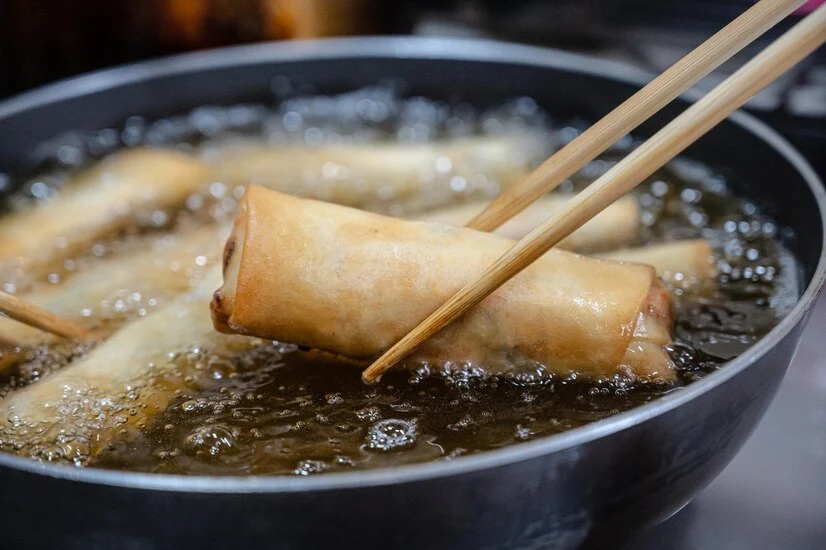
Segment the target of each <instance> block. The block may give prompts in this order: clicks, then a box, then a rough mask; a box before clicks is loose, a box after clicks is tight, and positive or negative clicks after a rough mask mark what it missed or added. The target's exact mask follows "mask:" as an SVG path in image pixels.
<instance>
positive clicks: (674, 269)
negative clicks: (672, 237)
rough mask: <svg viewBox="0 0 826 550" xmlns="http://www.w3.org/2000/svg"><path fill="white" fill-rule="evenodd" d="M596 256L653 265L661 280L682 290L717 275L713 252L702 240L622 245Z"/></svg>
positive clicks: (705, 283)
mask: <svg viewBox="0 0 826 550" xmlns="http://www.w3.org/2000/svg"><path fill="white" fill-rule="evenodd" d="M597 257H599V258H606V259H609V260H618V261H625V262H637V263H641V264H649V265H652V266H654V267H655V268H656V270H657V275H659V276H660V278H662V280H663V281H665V282H666V283H668V284H669V285H671V286H673V287H674V288H680V289H683V290H686V289H689V288H707V287H708V286H709V285H713V284H714V277H715V275H716V269H715V265H714V252H713V251H712V248H711V243H709V242H708V241H707V240H705V239H689V240H685V241H671V242H664V243H658V244H653V245H648V246H640V247H636V248H623V249H620V250H614V251H612V252H606V253H603V254H598V255H597Z"/></svg>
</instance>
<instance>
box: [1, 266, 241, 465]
mask: <svg viewBox="0 0 826 550" xmlns="http://www.w3.org/2000/svg"><path fill="white" fill-rule="evenodd" d="M220 277H221V274H220V269H219V268H218V267H217V266H216V267H214V268H212V269H210V271H209V273H208V274H207V276H206V277H205V278H204V279H203V280H202V282H200V283H199V284H198V285H197V286H196V287H195V288H193V289H192V291H190V292H189V293H187V294H184V295H182V296H180V297H178V298H177V299H176V300H174V301H172V302H171V303H169V304H168V305H166V306H164V307H163V308H161V309H159V310H158V311H156V312H154V313H152V314H151V315H149V316H147V317H144V318H142V319H139V320H138V321H135V322H134V323H131V324H128V325H126V326H125V327H124V328H122V329H121V330H119V331H118V332H116V333H115V334H114V335H113V336H112V337H111V338H109V339H108V340H106V341H105V342H104V343H102V344H100V345H99V346H98V347H97V348H95V349H94V350H92V351H91V352H90V353H89V354H88V355H87V356H86V357H84V358H83V359H81V360H79V361H78V362H76V363H72V364H70V365H68V366H67V367H65V368H63V369H62V370H60V371H58V372H55V373H53V374H51V375H49V376H47V377H45V378H44V379H43V380H40V381H38V382H37V383H35V384H31V385H29V386H26V387H25V388H22V389H20V390H17V391H14V392H12V393H10V394H9V395H7V396H6V397H5V398H4V399H3V400H2V401H0V449H4V450H8V451H12V452H17V453H18V454H22V455H25V456H31V457H35V458H41V459H45V460H59V459H69V460H73V459H76V458H77V459H81V460H83V459H86V458H88V457H89V456H94V455H95V454H97V453H98V452H100V451H101V450H104V449H105V448H106V446H107V445H108V444H109V443H110V442H112V441H114V440H115V439H119V440H122V439H124V435H125V434H123V433H122V431H123V430H126V431H127V433H128V432H129V431H130V430H134V429H136V428H137V427H138V426H139V424H141V423H142V422H144V421H146V420H147V419H149V418H150V417H151V416H152V415H154V414H156V413H158V412H160V411H162V410H164V409H165V408H166V407H167V405H168V404H169V402H170V400H171V399H172V398H173V397H174V396H175V390H179V389H180V388H182V387H184V386H185V377H186V376H187V374H190V373H189V372H188V371H187V368H188V366H187V365H188V363H187V362H186V361H183V362H181V361H176V360H175V359H173V358H170V353H174V352H181V353H184V352H187V351H188V350H190V349H193V348H201V349H202V350H208V351H209V353H211V354H227V355H230V356H231V355H232V354H233V353H236V352H238V351H239V350H244V349H248V348H250V347H251V346H253V345H255V344H256V342H255V341H253V340H250V339H248V338H238V337H235V338H233V337H227V336H222V335H220V334H216V333H215V331H214V329H213V328H212V323H211V321H210V319H209V311H208V309H209V306H208V302H209V296H210V294H211V292H212V290H213V289H214V288H215V285H217V284H219V283H220ZM182 371H183V372H182ZM127 437H128V436H127Z"/></svg>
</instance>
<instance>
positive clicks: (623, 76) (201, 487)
mask: <svg viewBox="0 0 826 550" xmlns="http://www.w3.org/2000/svg"><path fill="white" fill-rule="evenodd" d="M337 58H365V59H370V58H374V59H375V58H395V59H439V60H445V61H475V62H481V63H508V64H514V65H528V66H535V67H541V68H553V69H558V70H563V71H566V72H571V73H578V74H585V75H589V76H596V77H599V78H606V79H610V80H614V81H619V82H622V83H626V84H630V85H634V86H642V85H644V84H645V83H646V82H648V81H649V80H650V79H651V78H652V77H653V75H652V74H650V73H648V72H646V71H642V70H639V69H636V68H633V67H630V66H627V65H625V64H623V63H619V62H614V61H606V60H601V59H596V58H593V57H590V56H585V55H580V54H574V53H568V52H561V51H558V50H553V49H550V48H541V47H535V46H525V45H519V44H511V43H506V42H499V41H493V40H480V39H462V38H423V37H407V36H405V37H356V38H334V39H324V40H308V41H295V42H285V43H277V44H275V43H263V44H256V45H245V46H232V47H227V48H220V49H215V50H207V51H200V52H194V53H188V54H182V55H176V56H171V57H164V58H159V59H154V60H149V61H143V62H139V63H133V64H129V65H123V66H118V67H114V68H111V69H104V70H101V71H96V72H93V73H88V74H85V75H81V76H77V77H73V78H70V79H66V80H62V81H58V82H56V83H53V84H49V85H46V86H43V87H41V88H37V89H35V90H32V91H30V92H26V93H23V94H21V95H18V96H15V97H12V98H10V99H7V100H5V101H3V102H0V127H2V124H3V120H4V119H5V118H8V117H11V116H14V115H17V114H21V113H23V112H25V111H28V110H33V109H37V108H40V107H43V106H45V105H49V104H52V103H55V102H58V101H63V100H67V99H71V98H75V97H79V96H82V95H86V94H90V93H94V92H100V91H104V90H111V89H115V88H119V87H122V86H128V85H130V84H134V83H138V82H141V81H145V80H148V79H154V78H162V77H165V76H170V75H182V74H187V73H192V72H199V71H203V70H214V69H220V68H222V67H231V66H244V65H256V64H261V63H274V62H286V63H292V62H301V61H309V60H314V59H337ZM700 96H701V94H699V93H697V92H695V91H690V92H687V93H686V94H683V95H682V96H681V98H682V99H685V100H688V101H696V99H697V98H699V97H700ZM728 120H729V121H731V122H732V123H734V124H736V125H737V126H740V127H741V128H742V129H744V130H745V131H747V132H749V133H751V134H753V135H754V136H756V137H757V138H759V139H761V140H762V141H764V142H765V143H766V144H767V145H768V146H769V147H771V148H773V149H774V150H775V151H776V152H778V153H779V154H780V155H781V156H782V157H783V158H784V159H785V160H786V161H787V162H788V163H789V164H790V165H791V166H792V167H793V168H794V169H795V170H796V171H798V172H799V173H800V175H801V176H802V178H803V179H804V181H805V182H806V184H807V185H808V186H809V190H810V192H811V193H812V196H813V198H814V200H815V202H816V203H817V207H818V209H819V211H820V217H821V225H822V226H823V235H821V239H822V240H821V242H822V243H826V190H824V187H823V183H822V182H821V181H820V178H819V177H818V175H817V174H816V173H815V171H814V169H813V168H812V167H811V166H810V165H809V163H808V162H807V161H806V160H805V159H804V158H803V156H802V155H801V154H800V153H799V152H798V151H797V150H796V149H794V147H792V145H791V144H789V142H788V141H787V140H786V139H785V138H783V137H782V136H780V134H778V133H777V132H776V131H775V130H773V129H772V128H771V127H769V126H768V125H766V124H765V123H763V122H761V121H759V120H758V119H757V118H755V117H753V116H752V115H749V114H747V113H745V112H742V111H737V112H735V113H733V114H732V115H731V116H730V117H729V118H728ZM824 281H826V245H825V246H824V247H823V248H822V250H821V254H820V258H819V260H818V264H817V267H816V269H815V272H814V275H813V277H812V279H811V281H810V282H809V284H808V285H807V287H806V289H805V291H804V292H803V294H802V295H801V297H800V299H799V300H798V302H797V303H796V304H795V306H794V307H793V309H792V310H791V311H790V312H789V314H788V315H787V316H786V317H785V318H784V319H783V320H781V322H780V323H778V325H777V326H775V327H774V328H773V329H772V330H771V331H770V332H769V333H768V334H767V335H765V336H764V337H763V338H761V339H760V340H758V341H757V342H756V343H755V344H754V345H753V346H751V347H750V348H749V349H747V350H746V351H745V352H744V353H743V354H741V355H740V356H738V357H737V358H735V359H733V360H732V361H730V362H728V363H727V364H726V365H725V367H724V368H722V369H720V370H719V371H717V372H714V373H712V374H710V375H709V376H707V377H705V378H703V379H702V380H700V381H698V382H695V383H693V384H691V385H689V386H687V387H686V388H683V389H681V390H680V391H677V392H673V393H671V394H669V395H665V396H663V397H661V398H659V399H657V400H655V401H653V402H651V403H647V404H645V405H642V406H639V407H635V408H633V409H631V410H629V411H626V412H623V413H620V414H617V415H614V416H611V417H609V418H606V419H603V420H599V421H597V422H593V423H591V424H587V425H585V426H582V427H579V428H575V429H573V430H570V431H567V432H564V433H561V434H557V435H554V436H550V437H545V438H540V439H537V440H535V441H531V442H526V443H521V444H519V445H513V446H510V447H505V448H502V449H497V450H491V451H485V452H483V453H479V454H478V455H473V456H468V457H461V458H460V459H458V460H455V461H450V462H429V463H422V464H413V465H407V466H397V467H392V468H385V469H377V470H363V471H356V472H343V473H330V474H325V475H323V476H318V477H309V478H304V477H301V478H299V477H289V476H283V475H281V476H244V477H241V476H231V477H225V476H185V475H172V474H152V473H140V472H122V471H112V470H103V469H98V468H76V467H73V466H67V465H62V464H47V463H41V462H37V461H34V460H31V459H28V458H23V457H18V456H14V455H11V454H6V453H0V468H9V469H15V470H20V471H23V472H28V473H33V474H40V475H45V476H49V477H53V478H59V479H64V480H66V481H73V482H82V483H88V484H98V485H108V486H115V487H123V488H131V489H137V490H161V491H174V492H182V493H227V494H241V493H291V492H309V491H327V490H344V489H359V488H366V487H377V486H385V485H398V484H405V483H414V482H421V481H426V480H434V479H438V478H442V477H448V476H456V475H466V474H472V473H475V472H479V471H483V470H488V469H493V468H497V467H502V466H506V465H511V464H515V463H519V462H524V461H528V460H532V459H536V458H539V457H541V456H545V455H550V454H553V453H556V452H560V451H564V450H567V449H571V448H574V447H577V446H579V445H583V444H586V443H589V442H591V441H594V440H597V439H600V438H603V437H606V436H609V435H611V434H613V433H617V432H620V431H623V430H626V429H629V428H631V427H634V426H636V425H638V424H642V423H644V422H646V421H648V420H651V419H653V418H655V417H657V416H660V415H662V414H665V413H667V412H668V411H671V410H673V409H675V408H677V407H679V406H681V405H683V404H685V403H687V402H689V401H691V400H693V399H694V398H695V397H698V396H699V395H702V394H704V393H706V392H707V391H710V390H711V389H712V388H715V387H717V386H720V385H721V384H723V383H725V382H726V381H727V380H729V379H730V378H733V377H735V376H737V375H738V374H739V373H741V372H743V371H744V370H746V369H747V368H748V367H749V366H751V365H752V363H754V362H756V361H757V360H758V359H759V358H760V357H762V356H763V355H765V354H766V353H767V352H768V351H769V350H771V349H772V348H773V347H774V346H776V345H777V344H778V343H779V342H780V341H781V340H782V339H783V338H785V337H786V336H787V335H788V334H789V333H790V332H791V331H792V330H793V328H794V327H796V326H797V324H798V323H799V322H800V321H801V320H802V319H803V318H804V316H805V315H806V313H807V312H808V311H809V309H810V308H811V307H812V305H813V304H814V302H815V300H816V299H817V296H818V294H819V292H820V289H821V287H822V286H823V284H824Z"/></svg>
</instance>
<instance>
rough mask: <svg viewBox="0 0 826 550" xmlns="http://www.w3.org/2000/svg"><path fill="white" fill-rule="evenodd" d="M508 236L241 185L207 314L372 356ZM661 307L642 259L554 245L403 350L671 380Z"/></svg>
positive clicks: (496, 368)
mask: <svg viewBox="0 0 826 550" xmlns="http://www.w3.org/2000/svg"><path fill="white" fill-rule="evenodd" d="M512 244H513V241H510V240H508V239H505V238H503V237H498V236H496V235H492V234H489V233H482V232H477V231H473V230H470V229H463V228H457V227H453V226H448V225H443V224H438V223H425V222H413V221H404V220H399V219H394V218H387V217H384V216H379V215H376V214H371V213H368V212H363V211H359V210H354V209H350V208H345V207H341V206H336V205H332V204H327V203H322V202H317V201H313V200H307V199H299V198H295V197H290V196H288V195H284V194H281V193H277V192H273V191H268V190H266V189H264V188H261V187H257V186H252V187H250V188H249V189H247V192H246V195H245V197H244V199H243V200H242V201H241V205H240V209H239V213H238V216H237V218H236V223H235V226H234V228H233V234H232V235H231V236H230V239H229V240H228V241H227V245H226V248H225V251H224V284H223V285H222V286H221V288H220V289H218V290H217V291H216V292H215V295H214V297H213V301H212V315H213V321H214V323H215V327H216V328H217V329H218V330H219V331H221V332H225V333H241V334H248V335H252V336H260V337H264V338H272V339H276V340H279V341H283V342H291V343H295V344H300V345H304V346H309V347H311V348H316V349H321V350H325V351H329V352H332V353H337V354H340V355H343V356H345V357H350V358H354V359H372V358H375V357H376V356H378V355H379V354H381V353H382V352H383V351H385V350H386V349H388V348H389V347H390V346H391V345H392V344H393V343H394V342H396V341H397V340H398V339H399V338H401V337H402V336H404V334H405V333H406V332H408V331H409V330H410V329H412V328H413V327H414V326H415V325H416V324H417V323H418V322H420V321H421V320H422V319H424V318H425V317H426V316H427V314H429V313H430V312H432V311H433V310H435V309H436V308H437V307H438V306H439V305H440V304H441V303H443V302H444V301H445V300H447V299H448V298H449V297H450V296H451V295H453V294H454V293H455V292H456V291H457V290H459V289H460V288H461V287H463V286H465V285H466V284H468V283H470V282H471V281H472V280H473V279H474V278H475V277H477V276H478V274H479V273H481V272H482V271H483V270H484V269H485V268H486V267H487V266H488V265H490V264H491V263H492V262H493V261H494V260H495V259H496V258H497V257H498V256H500V255H501V254H502V253H503V252H504V251H505V250H507V249H508V248H509V247H510V246H511V245H512ZM672 317H673V313H672V307H671V300H670V295H669V294H668V292H667V291H666V290H665V289H664V287H662V285H661V284H660V283H659V280H658V279H657V278H656V276H655V273H654V269H653V268H651V267H650V266H645V265H639V264H625V263H617V262H612V261H607V260H597V259H591V258H586V257H583V256H577V255H574V254H570V253H566V252H563V251H553V252H551V253H549V254H546V255H545V256H544V257H543V258H541V259H539V260H538V261H536V262H535V263H534V264H533V265H532V266H530V267H529V268H527V269H526V270H524V271H523V272H522V273H520V274H519V275H517V276H516V277H514V278H513V279H512V280H510V281H509V282H508V283H506V284H505V285H504V286H502V287H501V288H500V289H499V290H497V291H496V292H494V293H493V294H492V295H491V296H489V297H488V298H486V299H485V300H483V301H482V302H481V303H480V304H479V305H478V306H476V307H475V308H474V309H473V310H471V311H470V312H469V313H468V314H466V315H465V316H464V317H462V318H461V319H460V320H458V321H457V322H455V323H454V324H452V325H450V326H449V327H447V328H445V329H444V330H442V331H441V332H439V333H438V334H437V335H436V336H434V337H433V338H432V339H431V340H429V341H428V342H426V343H425V344H423V345H422V346H420V347H419V348H418V349H417V350H416V351H415V352H414V353H413V355H412V356H411V357H410V361H412V362H421V361H426V362H428V363H431V364H443V363H444V362H447V361H450V362H467V363H470V364H473V365H475V366H479V367H482V368H484V369H485V370H486V371H487V372H490V373H501V372H506V371H511V370H518V369H521V368H528V369H535V368H537V366H540V365H541V366H542V367H544V368H546V369H549V370H550V371H552V372H554V373H556V374H558V375H560V376H564V377H570V376H572V375H576V376H578V377H583V378H586V379H591V380H596V379H601V378H609V377H612V376H614V375H616V374H620V375H626V376H630V377H633V378H635V379H646V380H648V379H663V380H669V379H671V378H673V376H674V372H673V369H672V364H671V362H670V361H669V359H668V356H667V353H666V352H665V351H664V346H665V345H667V344H668V343H670V341H671V340H670V329H671V325H672V320H673V319H672Z"/></svg>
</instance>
